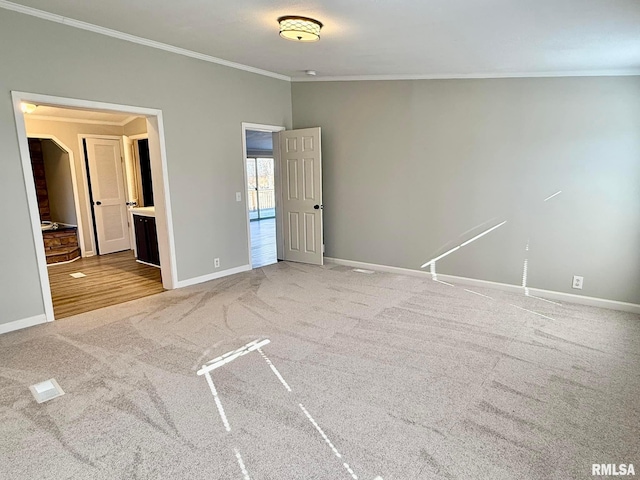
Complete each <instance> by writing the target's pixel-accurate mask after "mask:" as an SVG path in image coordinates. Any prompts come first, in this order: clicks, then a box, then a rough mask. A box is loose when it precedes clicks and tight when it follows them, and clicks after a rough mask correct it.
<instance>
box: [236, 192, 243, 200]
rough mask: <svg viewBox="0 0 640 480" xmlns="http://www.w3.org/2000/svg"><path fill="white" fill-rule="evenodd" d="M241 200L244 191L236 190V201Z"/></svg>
mask: <svg viewBox="0 0 640 480" xmlns="http://www.w3.org/2000/svg"><path fill="white" fill-rule="evenodd" d="M241 201H242V193H240V192H236V202H241Z"/></svg>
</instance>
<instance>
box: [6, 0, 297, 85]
mask: <svg viewBox="0 0 640 480" xmlns="http://www.w3.org/2000/svg"><path fill="white" fill-rule="evenodd" d="M0 8H4V9H5V10H11V11H14V12H18V13H23V14H25V15H30V16H32V17H37V18H41V19H43V20H49V21H50V22H56V23H61V24H63V25H67V26H69V27H74V28H79V29H81V30H88V31H90V32H94V33H99V34H100V35H106V36H107V37H113V38H117V39H119V40H125V41H127V42H132V43H137V44H138V45H144V46H146V47H151V48H156V49H158V50H164V51H166V52H171V53H176V54H178V55H183V56H185V57H191V58H195V59H197V60H203V61H205V62H209V63H216V64H218V65H224V66H225V67H230V68H235V69H237V70H244V71H245V72H250V73H255V74H258V75H263V76H265V77H271V78H277V79H278V80H285V81H290V80H291V78H290V77H287V76H286V75H281V74H279V73H275V72H269V71H267V70H262V69H260V68H255V67H250V66H249V65H243V64H241V63H236V62H230V61H228V60H223V59H222V58H217V57H212V56H211V55H205V54H204V53H198V52H194V51H192V50H187V49H186V48H180V47H175V46H173V45H168V44H166V43H161V42H156V41H155V40H149V39H147V38H143V37H138V36H136V35H130V34H128V33H124V32H120V31H118V30H112V29H110V28H105V27H100V26H98V25H94V24H92V23H87V22H82V21H80V20H74V19H73V18H68V17H64V16H62V15H56V14H54V13H49V12H45V11H44V10H38V9H37V8H32V7H26V6H24V5H19V4H17V3H13V2H8V1H7V0H0Z"/></svg>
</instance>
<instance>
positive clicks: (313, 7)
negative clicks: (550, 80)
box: [0, 0, 640, 79]
mask: <svg viewBox="0 0 640 480" xmlns="http://www.w3.org/2000/svg"><path fill="white" fill-rule="evenodd" d="M2 3H4V4H5V5H7V2H5V1H4V0H0V6H2ZM16 3H18V4H21V5H25V6H29V7H34V8H36V9H40V10H43V11H46V12H51V13H55V14H57V15H61V16H64V17H69V18H72V19H75V20H81V21H84V22H88V23H91V24H95V25H99V26H102V27H107V28H110V29H114V30H118V31H120V32H124V33H128V34H132V35H136V36H138V37H143V38H146V39H150V40H154V41H157V42H162V43H165V44H169V45H172V46H177V47H181V48H184V49H187V50H191V51H194V52H198V53H201V54H206V55H210V56H213V57H217V58H220V59H224V60H227V61H231V62H237V63H240V64H244V65H248V66H251V67H255V68H260V69H264V70H267V71H270V72H276V73H279V74H283V75H286V76H291V77H305V75H304V73H303V72H304V70H307V69H313V70H317V72H318V77H317V78H316V79H321V78H322V77H363V76H390V77H411V76H416V77H421V76H424V77H464V76H480V77H482V76H520V75H525V76H527V75H532V76H535V75H546V74H552V75H553V74H555V75H567V74H625V73H627V74H630V73H635V74H637V73H640V1H639V0H483V1H480V0H325V1H306V2H305V1H301V0H274V1H271V2H265V1H264V0H233V1H218V2H212V1H210V0H181V1H180V2H176V1H175V0H136V1H135V2H132V1H131V0H110V1H108V2H105V1H97V0H76V1H69V0H18V1H17V2H16ZM290 14H294V15H304V16H310V17H313V18H316V19H318V20H320V21H321V22H323V23H324V25H325V26H324V28H323V29H322V33H321V36H322V38H321V40H320V41H319V42H317V43H306V44H301V43H294V42H291V41H287V40H284V39H281V38H280V37H279V36H278V25H277V22H276V19H277V18H278V17H279V16H281V15H290Z"/></svg>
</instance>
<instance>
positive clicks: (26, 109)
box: [20, 102, 38, 113]
mask: <svg viewBox="0 0 640 480" xmlns="http://www.w3.org/2000/svg"><path fill="white" fill-rule="evenodd" d="M20 108H21V109H22V113H33V112H35V111H36V108H38V106H37V105H34V104H33V103H26V102H22V103H21V104H20Z"/></svg>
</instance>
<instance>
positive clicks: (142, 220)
mask: <svg viewBox="0 0 640 480" xmlns="http://www.w3.org/2000/svg"><path fill="white" fill-rule="evenodd" d="M133 225H134V231H135V235H136V252H137V254H138V260H139V261H141V262H144V263H149V264H151V265H156V266H158V267H159V266H160V253H159V251H158V231H157V230H156V219H155V218H154V217H146V216H143V215H133Z"/></svg>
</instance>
